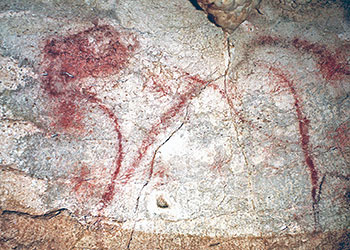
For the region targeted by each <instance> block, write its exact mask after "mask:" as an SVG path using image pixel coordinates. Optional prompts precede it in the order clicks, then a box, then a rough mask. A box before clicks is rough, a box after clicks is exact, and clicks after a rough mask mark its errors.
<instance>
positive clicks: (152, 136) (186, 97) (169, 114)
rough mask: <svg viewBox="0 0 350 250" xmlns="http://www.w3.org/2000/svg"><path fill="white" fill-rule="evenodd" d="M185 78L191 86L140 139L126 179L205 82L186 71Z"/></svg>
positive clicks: (151, 170) (151, 169)
mask: <svg viewBox="0 0 350 250" xmlns="http://www.w3.org/2000/svg"><path fill="white" fill-rule="evenodd" d="M185 77H186V80H188V81H189V84H190V85H191V88H190V89H189V90H187V92H185V93H183V94H181V95H179V97H178V98H177V102H176V103H175V104H174V105H173V106H172V107H171V108H170V109H168V110H167V111H166V112H165V113H163V114H162V115H161V116H160V121H159V122H158V123H156V124H154V125H153V126H152V127H151V129H150V130H149V131H148V133H147V137H146V138H145V139H144V140H143V141H142V143H141V146H140V148H139V149H138V152H137V157H136V158H135V159H134V161H133V163H132V165H131V168H129V170H128V171H127V173H126V181H127V180H128V179H130V177H131V175H132V173H133V172H134V171H135V168H136V167H137V166H138V165H139V164H140V162H141V160H142V159H143V157H144V156H145V154H146V152H147V151H148V149H149V147H150V146H151V145H152V144H153V143H154V142H155V140H156V137H157V136H158V135H159V134H160V133H161V132H162V131H164V130H166V129H167V128H168V127H169V126H170V125H171V123H170V122H171V120H172V118H174V117H175V116H176V115H177V114H178V113H179V112H180V111H181V110H182V109H183V108H184V107H185V105H186V104H188V102H189V101H190V100H192V99H193V98H194V97H195V96H196V94H197V93H198V91H199V90H200V89H201V88H202V87H204V86H205V84H206V83H207V82H205V81H203V80H201V79H199V78H198V77H195V76H191V75H189V74H188V73H185ZM153 165H154V159H153V160H152V162H151V164H150V176H152V173H153Z"/></svg>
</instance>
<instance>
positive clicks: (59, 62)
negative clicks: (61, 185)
mask: <svg viewBox="0 0 350 250" xmlns="http://www.w3.org/2000/svg"><path fill="white" fill-rule="evenodd" d="M123 36H126V35H123ZM122 38H123V37H122V34H121V33H120V32H118V31H116V30H115V29H114V28H113V27H111V26H109V25H95V26H94V27H92V28H89V29H87V30H84V31H82V32H79V33H76V34H73V35H69V36H66V37H58V38H51V39H48V40H47V41H46V42H45V45H44V49H43V61H42V71H43V72H44V74H43V76H42V77H41V81H42V88H43V90H44V93H45V94H46V96H47V98H48V100H49V107H50V108H49V109H50V111H51V112H52V114H51V115H52V116H53V119H54V122H53V123H52V124H51V125H52V128H53V129H55V130H57V131H66V132H70V133H72V132H78V131H81V130H82V128H83V124H82V120H83V116H84V110H85V109H86V108H87V107H86V104H85V105H82V104H83V103H84V102H85V103H86V102H88V103H90V104H94V105H97V106H98V107H99V108H100V109H101V110H102V111H103V112H104V113H105V115H106V116H108V117H109V119H110V120H111V121H112V122H113V123H114V131H115V132H116V133H117V139H118V143H116V152H117V154H116V157H115V159H114V163H113V166H114V167H115V170H114V172H113V174H112V177H111V183H110V184H109V185H108V186H107V190H106V192H105V193H104V194H103V196H102V199H103V201H104V204H107V203H108V202H109V201H111V200H112V198H113V194H114V186H115V180H116V178H117V176H118V174H119V172H120V169H121V164H122V161H123V155H124V154H123V147H122V141H123V138H122V134H121V131H120V126H119V122H118V119H117V117H116V115H115V114H114V113H113V112H112V111H111V110H110V109H109V108H108V107H107V106H106V105H104V104H103V103H102V101H101V100H100V99H98V98H97V97H96V94H94V93H91V92H89V91H86V90H84V89H82V87H81V86H80V84H81V80H83V79H85V78H87V77H107V76H109V75H112V74H117V73H119V72H120V70H121V69H123V68H124V67H125V66H126V65H127V63H128V60H129V58H130V56H131V53H132V52H133V51H134V50H135V48H136V46H137V45H138V44H137V42H136V41H135V39H133V42H134V44H125V42H123V41H122ZM82 174H83V175H84V174H85V172H84V171H83V172H82ZM81 185H82V184H80V183H79V184H77V185H76V186H75V189H79V188H80V187H81Z"/></svg>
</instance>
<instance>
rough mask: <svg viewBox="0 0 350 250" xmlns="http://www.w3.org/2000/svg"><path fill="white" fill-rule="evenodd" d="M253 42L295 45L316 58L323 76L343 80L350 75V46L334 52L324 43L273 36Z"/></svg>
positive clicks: (288, 46)
mask: <svg viewBox="0 0 350 250" xmlns="http://www.w3.org/2000/svg"><path fill="white" fill-rule="evenodd" d="M253 44H256V45H260V46H264V45H269V46H279V47H282V48H290V46H293V47H294V48H296V49H297V50H298V51H300V52H303V53H308V54H312V55H313V56H314V57H315V59H316V62H317V67H318V68H319V70H320V73H321V75H322V77H323V78H324V79H325V80H327V81H335V80H342V79H343V78H344V77H345V76H348V75H350V66H349V63H348V62H347V58H346V55H347V54H348V53H349V51H350V48H349V47H350V46H343V47H341V48H338V49H336V50H335V51H333V52H332V51H331V50H329V49H328V48H327V47H326V46H325V45H322V44H318V43H311V42H309V41H307V40H302V39H299V38H294V39H293V40H291V41H288V40H286V39H283V38H279V37H273V36H260V37H259V38H258V39H257V40H255V41H254V42H253Z"/></svg>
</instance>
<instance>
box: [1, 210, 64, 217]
mask: <svg viewBox="0 0 350 250" xmlns="http://www.w3.org/2000/svg"><path fill="white" fill-rule="evenodd" d="M66 210H67V209H66V208H60V209H57V210H54V211H50V212H47V213H45V214H39V215H33V214H30V213H25V212H20V211H15V210H3V211H2V213H1V215H2V216H3V215H10V214H16V215H18V216H26V217H30V218H32V219H52V218H54V217H56V216H57V215H59V214H60V213H62V212H63V211H66Z"/></svg>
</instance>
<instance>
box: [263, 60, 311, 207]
mask: <svg viewBox="0 0 350 250" xmlns="http://www.w3.org/2000/svg"><path fill="white" fill-rule="evenodd" d="M269 69H270V71H271V72H272V73H273V74H274V76H275V77H277V78H278V79H279V81H280V83H282V84H285V85H287V86H288V88H289V91H290V93H291V94H292V96H293V98H294V107H295V111H296V113H297V118H298V123H299V133H300V137H301V148H302V150H303V154H304V159H305V163H306V165H307V166H308V169H309V172H310V179H311V184H312V191H311V196H312V199H313V202H314V204H316V191H317V188H318V187H317V183H318V174H317V170H316V167H315V164H314V160H313V157H312V155H311V154H310V143H309V142H310V136H309V125H310V121H309V120H308V119H307V118H306V117H305V116H304V115H303V111H302V105H301V103H300V97H299V96H298V94H297V92H296V90H295V87H294V86H295V85H294V83H293V82H292V81H291V80H289V79H288V77H287V76H286V74H285V73H283V72H282V70H280V69H277V68H274V67H269Z"/></svg>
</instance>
